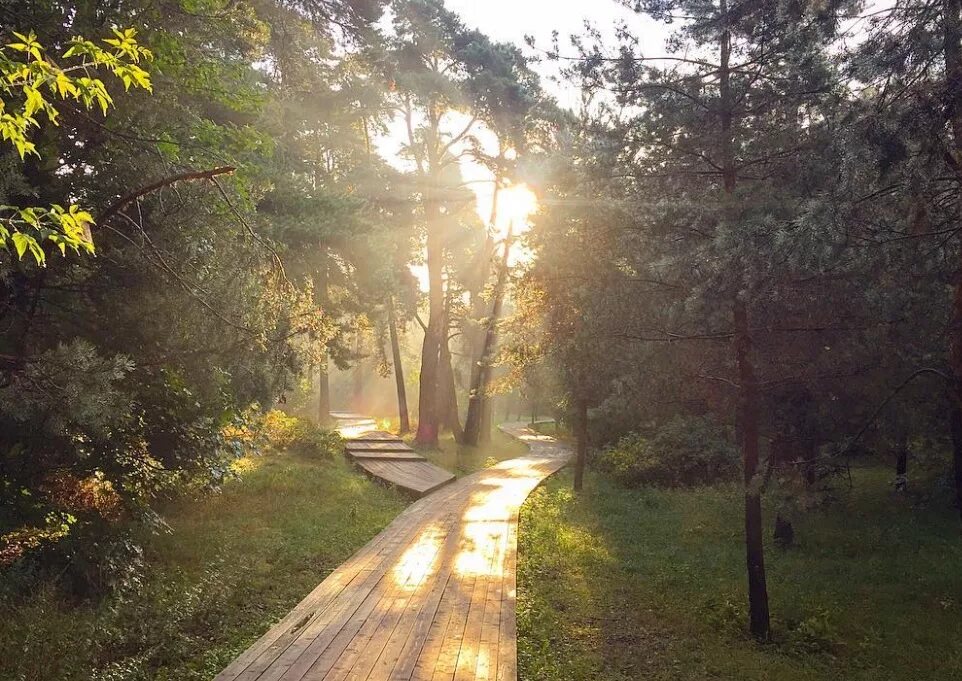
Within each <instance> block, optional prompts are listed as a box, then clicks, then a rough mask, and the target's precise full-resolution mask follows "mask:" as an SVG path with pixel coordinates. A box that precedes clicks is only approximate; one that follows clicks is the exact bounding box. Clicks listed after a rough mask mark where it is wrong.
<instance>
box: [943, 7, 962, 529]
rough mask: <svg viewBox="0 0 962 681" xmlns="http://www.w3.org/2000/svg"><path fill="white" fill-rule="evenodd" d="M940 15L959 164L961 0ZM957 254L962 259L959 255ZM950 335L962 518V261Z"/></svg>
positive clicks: (954, 457)
mask: <svg viewBox="0 0 962 681" xmlns="http://www.w3.org/2000/svg"><path fill="white" fill-rule="evenodd" d="M942 15H943V18H942V20H943V30H944V50H945V102H946V115H947V117H948V122H949V126H950V127H951V129H952V140H951V143H950V144H951V150H952V155H953V156H954V157H955V161H956V163H957V164H959V163H962V0H943V3H942ZM960 181H962V178H960ZM959 257H960V259H962V254H960V256H959ZM951 334H952V335H951V338H952V341H951V343H952V347H951V353H950V362H951V365H952V378H953V381H952V383H953V385H952V398H953V404H952V413H951V414H950V417H949V421H950V424H951V429H952V460H953V468H954V475H955V500H956V504H957V505H958V508H959V514H960V517H962V260H960V263H959V269H958V271H957V272H956V281H955V291H954V296H953V306H952V327H951Z"/></svg>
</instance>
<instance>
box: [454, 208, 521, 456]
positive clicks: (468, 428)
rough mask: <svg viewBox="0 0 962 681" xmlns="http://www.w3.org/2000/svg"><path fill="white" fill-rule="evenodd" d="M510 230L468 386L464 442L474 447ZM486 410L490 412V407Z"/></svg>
mask: <svg viewBox="0 0 962 681" xmlns="http://www.w3.org/2000/svg"><path fill="white" fill-rule="evenodd" d="M513 231H514V225H511V226H510V227H509V228H508V235H507V237H506V238H505V240H504V252H503V253H502V255H501V263H500V268H499V269H498V281H497V283H496V284H495V288H494V303H493V305H492V308H491V316H490V317H489V318H488V323H487V326H486V328H485V332H484V342H483V343H482V345H481V355H480V359H479V360H478V367H479V371H478V372H477V376H476V379H477V382H476V383H473V384H472V385H471V390H470V392H469V395H470V397H469V398H468V400H469V401H468V416H467V421H466V423H465V424H464V442H465V444H468V445H471V446H473V447H476V446H477V445H478V444H479V442H480V441H481V431H482V428H483V426H484V414H485V411H486V410H485V403H486V402H487V401H488V398H487V391H488V385H489V384H490V382H491V369H492V367H491V364H492V362H493V361H494V350H495V347H496V345H497V342H498V320H499V319H500V318H501V308H502V307H503V305H504V289H505V285H506V283H507V280H508V258H509V257H510V255H511V241H512V238H513V236H514V234H513ZM487 411H488V412H489V414H490V410H487ZM489 419H490V415H489ZM489 426H490V421H489Z"/></svg>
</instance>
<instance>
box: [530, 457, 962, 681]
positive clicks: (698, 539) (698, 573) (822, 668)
mask: <svg viewBox="0 0 962 681" xmlns="http://www.w3.org/2000/svg"><path fill="white" fill-rule="evenodd" d="M853 476H854V487H853V488H852V489H851V490H850V489H849V488H848V485H847V484H846V483H841V484H839V485H838V486H837V489H836V491H835V495H834V496H835V498H834V499H833V500H832V502H831V503H829V504H827V505H825V506H822V507H821V508H819V509H816V510H812V511H809V512H807V513H806V514H804V515H800V516H798V517H795V518H793V520H794V526H795V534H796V542H797V545H796V546H795V547H793V548H790V549H787V550H782V549H779V548H777V547H775V546H774V545H771V544H770V543H769V542H768V540H769V539H770V535H771V525H770V523H771V521H772V518H773V513H772V512H771V509H768V512H767V514H766V519H767V521H768V523H769V525H768V527H767V530H766V542H767V545H766V547H765V548H766V562H767V567H768V585H769V594H770V602H771V608H772V615H773V629H774V642H773V643H770V644H757V643H754V642H753V641H751V640H750V639H749V638H748V637H747V636H746V634H745V632H744V623H745V620H746V615H745V598H746V597H745V586H744V581H745V577H744V554H743V551H744V549H743V543H742V515H741V513H742V497H741V493H740V490H739V488H738V487H737V486H734V485H732V486H724V487H713V488H704V489H694V490H675V491H671V490H655V489H636V490H627V489H624V488H622V487H620V486H618V485H617V484H615V483H614V482H612V481H610V480H608V479H607V478H606V477H604V476H602V475H599V474H597V473H592V474H591V475H589V477H588V481H587V486H586V493H585V494H584V495H583V496H582V497H580V498H579V497H575V496H574V495H573V494H572V492H571V474H570V472H565V473H562V474H559V475H557V476H555V477H554V478H553V479H552V480H549V481H548V482H547V483H546V484H545V485H544V486H542V487H541V488H540V489H538V490H536V491H535V492H534V493H533V494H532V496H531V497H529V499H528V501H527V503H526V504H525V506H524V507H523V508H522V514H521V529H520V544H519V578H518V582H519V600H518V648H519V672H520V674H519V676H520V678H522V679H524V680H525V681H549V680H551V681H553V680H558V681H561V680H564V681H578V680H582V679H584V680H588V679H591V680H592V681H595V680H597V681H616V680H617V681H621V680H625V681H627V680H628V679H646V681H648V680H650V681H659V680H667V679H672V680H685V681H689V680H696V679H697V680H701V679H732V680H734V679H739V680H742V679H745V680H758V681H762V680H770V679H779V681H795V680H803V679H804V680H806V681H807V680H815V679H818V680H819V681H824V680H835V679H838V680H841V679H846V680H859V681H869V680H871V681H888V680H891V681H896V680H897V681H916V680H918V681H922V680H923V679H924V680H926V681H936V680H940V679H945V680H946V681H948V680H949V679H952V680H953V681H954V680H957V679H960V678H962V638H960V637H959V632H960V628H959V627H960V625H959V622H960V621H962V570H960V568H959V566H960V565H962V541H960V532H959V520H958V514H957V513H956V512H955V511H954V510H953V509H952V507H951V503H950V501H949V499H948V494H942V493H941V492H940V493H938V494H936V495H935V496H934V497H933V498H928V499H925V498H919V497H913V496H910V497H909V498H896V497H895V496H894V495H893V492H892V488H891V479H892V473H891V471H890V470H888V469H885V470H883V469H880V468H863V469H856V470H855V471H854V472H853ZM913 484H914V485H915V489H917V490H921V489H929V490H932V489H937V488H938V483H937V482H936V481H935V480H930V481H926V482H922V481H921V480H916V479H913Z"/></svg>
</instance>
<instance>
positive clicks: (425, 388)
mask: <svg viewBox="0 0 962 681" xmlns="http://www.w3.org/2000/svg"><path fill="white" fill-rule="evenodd" d="M425 212H426V213H427V216H428V219H427V266H428V323H427V329H426V330H425V332H424V343H423V344H422V346H421V379H420V382H419V389H418V429H417V434H416V435H415V441H416V442H417V443H418V444H419V445H421V446H423V447H437V446H438V431H439V429H440V421H441V419H440V415H439V412H438V405H439V400H438V388H439V379H440V359H441V342H442V341H443V339H444V336H445V333H446V329H445V326H446V322H445V319H444V291H443V286H444V282H443V277H442V267H443V259H444V246H443V240H442V236H441V234H440V229H441V224H440V222H441V212H440V206H439V205H438V203H437V201H432V200H428V201H427V202H426V203H425Z"/></svg>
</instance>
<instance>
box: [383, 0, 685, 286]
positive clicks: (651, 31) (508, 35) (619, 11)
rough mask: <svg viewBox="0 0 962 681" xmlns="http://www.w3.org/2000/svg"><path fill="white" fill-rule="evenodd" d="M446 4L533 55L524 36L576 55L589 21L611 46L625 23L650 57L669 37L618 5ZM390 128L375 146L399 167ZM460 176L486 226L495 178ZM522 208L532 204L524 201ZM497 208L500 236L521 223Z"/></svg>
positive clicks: (527, 0) (546, 79) (473, 170)
mask: <svg viewBox="0 0 962 681" xmlns="http://www.w3.org/2000/svg"><path fill="white" fill-rule="evenodd" d="M445 4H446V6H447V7H448V9H450V10H451V11H453V12H455V13H457V14H458V15H459V16H460V17H461V19H462V21H463V22H464V23H465V25H467V26H468V27H470V28H476V29H479V30H480V31H481V32H482V33H484V34H486V35H487V36H489V37H490V38H492V39H493V40H496V41H498V42H510V43H514V44H516V45H518V47H520V48H521V49H522V50H523V51H524V53H525V54H526V55H529V56H536V55H537V54H538V52H537V51H533V50H532V49H531V48H529V47H528V46H527V44H526V42H525V36H528V35H530V36H532V37H533V38H534V39H535V46H536V48H538V49H539V50H540V49H545V50H546V49H548V48H549V47H551V45H552V34H553V32H554V31H557V32H558V35H559V45H560V51H561V54H562V55H565V54H573V53H574V49H573V48H572V47H571V46H570V42H569V36H570V35H572V34H581V33H584V30H585V21H586V20H587V21H590V22H592V23H593V25H594V26H595V27H596V28H597V29H598V30H599V31H601V33H602V35H603V36H610V37H611V39H612V41H611V42H612V44H614V43H615V40H614V33H615V26H616V24H618V23H621V22H625V23H627V24H628V25H629V26H630V27H631V28H632V29H633V31H634V33H635V34H636V35H638V36H640V37H641V43H642V49H643V51H644V52H645V53H646V54H647V55H648V56H654V55H660V54H664V52H665V50H664V42H665V38H666V37H667V36H668V35H669V33H670V31H669V29H668V28H667V27H665V26H664V25H662V24H659V23H658V22H655V21H653V20H651V19H650V18H648V17H643V16H639V15H637V14H635V13H634V12H632V11H630V10H628V9H627V8H625V7H623V6H621V5H620V4H619V3H617V2H616V1H615V0H446V3H445ZM566 48H567V49H566ZM534 68H535V69H536V70H537V71H538V72H539V73H540V74H541V76H542V78H543V83H542V84H543V86H544V88H545V89H546V90H547V91H548V92H549V93H550V94H552V95H553V96H554V97H556V98H557V99H558V102H559V103H560V104H561V105H562V106H567V107H569V108H574V107H575V106H576V105H577V102H578V93H577V92H576V91H574V90H573V89H571V88H566V87H564V85H562V84H559V83H555V82H552V81H551V79H550V77H551V76H552V75H553V74H554V73H555V72H556V71H557V68H558V64H556V63H547V62H545V63H541V64H536V65H534ZM465 120H466V119H465ZM459 123H462V125H463V122H460V121H457V120H452V122H451V123H450V125H451V126H452V127H455V128H456V127H458V124H459ZM390 127H391V129H390V131H389V133H388V135H386V136H384V137H382V138H380V139H379V140H378V141H377V147H378V149H379V150H380V153H381V154H382V155H383V156H384V157H385V158H386V159H388V160H389V161H392V159H393V160H394V161H395V162H396V160H397V158H398V157H397V151H398V149H400V147H401V145H402V144H403V140H404V139H405V137H406V134H405V130H404V125H403V123H402V122H401V121H400V120H398V121H395V124H394V125H392V126H390ZM477 133H478V136H479V137H481V138H482V140H483V139H484V136H485V135H484V131H483V130H478V131H477ZM492 139H493V138H492ZM461 172H462V175H463V177H464V179H465V181H467V182H468V183H469V186H470V187H471V189H472V191H474V193H475V196H476V199H477V212H478V215H479V216H481V218H482V220H483V221H484V222H485V223H487V221H488V216H489V215H490V214H491V205H492V195H493V185H492V184H491V183H490V182H489V181H488V180H490V178H491V174H490V172H489V171H488V170H487V169H485V168H483V167H482V166H479V165H478V164H477V163H474V162H471V161H467V160H465V161H463V162H462V163H461ZM522 196H523V194H522ZM519 203H520V204H527V203H528V202H527V201H526V200H521V201H520V202H519ZM499 207H500V208H502V210H499V217H500V218H501V219H500V220H499V223H500V224H498V225H496V226H495V228H496V231H497V232H499V233H501V234H504V233H506V232H507V228H508V222H509V221H510V220H511V219H512V218H515V222H516V223H517V221H518V219H519V218H518V216H515V215H511V214H510V213H511V211H509V210H503V209H504V208H507V206H499ZM526 226H527V225H525V224H520V225H519V224H515V230H516V232H517V231H524V229H525V228H526ZM517 257H521V258H523V257H524V254H522V253H519V254H518V256H517ZM412 270H414V272H415V274H416V275H417V276H418V278H419V279H420V280H422V288H424V287H425V286H426V274H425V272H424V271H423V270H424V267H421V266H415V267H413V268H412Z"/></svg>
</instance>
